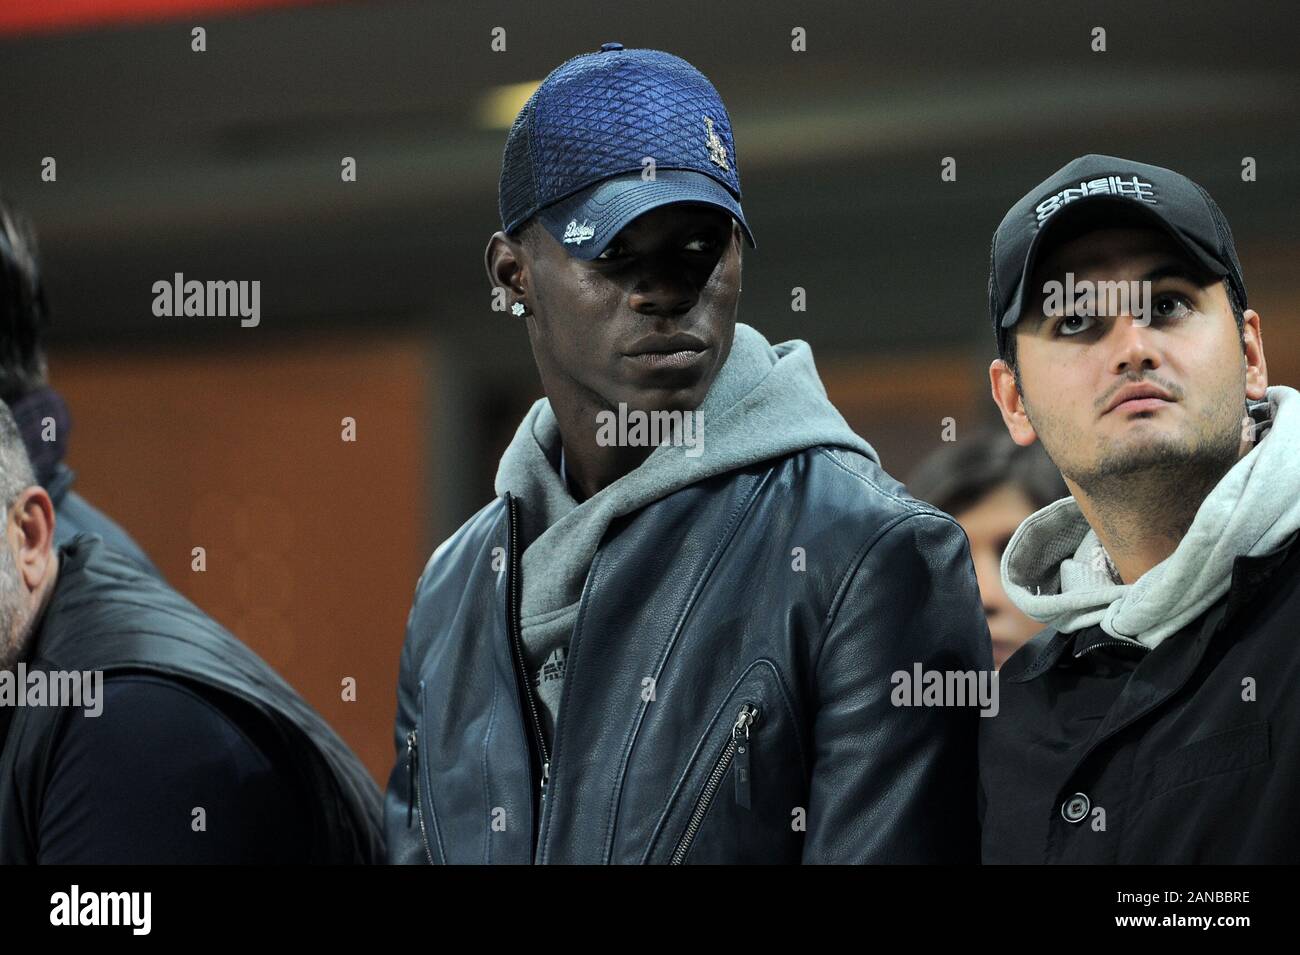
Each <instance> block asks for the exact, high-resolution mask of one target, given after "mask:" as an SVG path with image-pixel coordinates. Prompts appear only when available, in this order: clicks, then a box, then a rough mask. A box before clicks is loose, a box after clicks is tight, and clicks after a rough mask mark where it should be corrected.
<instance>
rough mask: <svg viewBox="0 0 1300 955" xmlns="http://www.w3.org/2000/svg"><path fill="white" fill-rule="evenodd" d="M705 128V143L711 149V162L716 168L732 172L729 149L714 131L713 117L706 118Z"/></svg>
mask: <svg viewBox="0 0 1300 955" xmlns="http://www.w3.org/2000/svg"><path fill="white" fill-rule="evenodd" d="M704 127H705V130H706V131H707V135H706V136H705V138H704V142H705V144H706V145H707V146H708V147H709V161H710V162H712V163H713V164H714V165H716V166H721V167H722V168H723V169H727V170H730V169H731V167H730V166H728V165H727V147H726V146H725V145H724V144H723V142H722V140H721V139H719V138H718V134H717V133H715V132H714V131H713V119H712V118H711V117H708V116H705V117H704Z"/></svg>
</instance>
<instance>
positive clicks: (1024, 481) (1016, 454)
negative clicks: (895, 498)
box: [907, 427, 1070, 667]
mask: <svg viewBox="0 0 1300 955" xmlns="http://www.w3.org/2000/svg"><path fill="white" fill-rule="evenodd" d="M907 489H908V491H910V492H911V493H912V495H913V496H915V497H917V498H918V499H920V500H922V501H926V502H927V503H930V504H933V505H934V506H935V507H937V508H939V510H941V511H947V512H948V513H949V514H951V515H952V516H953V517H955V518H956V519H957V523H958V524H960V525H961V527H962V530H964V531H965V532H966V539H967V540H969V541H970V553H971V560H972V561H973V562H974V564H975V577H976V579H977V580H978V581H979V587H980V599H981V600H982V601H983V602H984V615H985V616H986V617H988V621H989V636H990V637H991V638H992V640H993V665H994V666H996V667H1000V666H1002V664H1003V663H1005V662H1006V660H1007V659H1008V658H1009V657H1010V656H1011V655H1012V654H1013V653H1015V652H1016V651H1017V650H1019V649H1020V647H1021V646H1023V645H1024V644H1025V643H1027V642H1028V641H1029V638H1030V637H1032V636H1033V635H1034V634H1036V633H1037V632H1038V631H1039V630H1041V629H1042V628H1043V625H1042V624H1040V623H1039V622H1038V621H1037V620H1034V619H1033V618H1032V617H1030V616H1027V615H1026V614H1025V613H1024V612H1023V611H1021V610H1020V608H1019V607H1017V606H1016V605H1015V604H1013V603H1012V602H1011V600H1010V598H1009V597H1007V592H1006V590H1005V589H1003V587H1002V571H1001V565H1002V553H1003V551H1005V550H1006V547H1007V544H1008V543H1009V542H1010V540H1011V536H1012V535H1013V534H1014V533H1015V532H1016V528H1018V527H1019V526H1020V522H1021V521H1023V520H1024V519H1025V518H1027V517H1028V516H1029V515H1030V514H1032V513H1034V512H1035V511H1037V510H1038V509H1040V508H1043V507H1046V506H1047V505H1048V504H1051V503H1052V502H1053V501H1056V500H1060V499H1061V498H1063V497H1067V496H1069V493H1070V492H1069V489H1068V488H1066V486H1065V482H1064V481H1063V480H1061V472H1059V471H1058V470H1056V465H1054V464H1053V463H1052V462H1051V459H1049V458H1048V457H1047V455H1046V454H1044V453H1043V449H1042V447H1041V446H1040V445H1037V444H1031V445H1029V446H1028V447H1022V446H1020V445H1018V444H1016V443H1015V442H1014V441H1012V440H1011V437H1010V436H1009V435H1008V434H1007V432H1006V429H1005V428H1002V427H997V428H982V429H980V430H979V431H976V432H973V433H972V434H971V435H970V436H968V437H965V438H961V439H959V440H957V441H954V442H952V443H951V444H945V445H943V446H942V447H940V448H937V449H936V450H934V451H932V452H931V453H930V454H929V455H927V456H926V457H925V459H924V460H922V461H921V463H920V464H918V465H917V466H916V469H915V470H914V471H913V472H912V475H911V477H910V478H909V479H908V481H907Z"/></svg>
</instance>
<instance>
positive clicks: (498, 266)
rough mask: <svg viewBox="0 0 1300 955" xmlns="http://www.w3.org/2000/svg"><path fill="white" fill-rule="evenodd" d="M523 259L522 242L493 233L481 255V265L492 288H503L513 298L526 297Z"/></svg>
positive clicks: (526, 288) (525, 272)
mask: <svg viewBox="0 0 1300 955" xmlns="http://www.w3.org/2000/svg"><path fill="white" fill-rule="evenodd" d="M524 258H525V255H524V247H523V243H522V242H520V241H518V240H517V239H512V238H511V237H510V236H508V235H506V234H505V233H504V232H494V233H493V234H492V238H491V239H489V240H488V244H487V249H486V250H485V251H484V253H483V264H484V265H485V266H486V267H487V274H488V281H489V282H491V283H492V287H493V288H503V289H505V290H506V291H507V292H508V293H510V294H512V295H515V296H520V295H527V294H528V287H527V285H526V284H525V283H526V281H527V269H526V267H525V264H524Z"/></svg>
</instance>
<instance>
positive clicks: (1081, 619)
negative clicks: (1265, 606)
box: [1002, 386, 1300, 648]
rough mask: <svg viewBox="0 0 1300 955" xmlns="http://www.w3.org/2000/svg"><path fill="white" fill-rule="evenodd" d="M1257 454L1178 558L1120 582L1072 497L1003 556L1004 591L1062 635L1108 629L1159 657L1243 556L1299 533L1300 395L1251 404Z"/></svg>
mask: <svg viewBox="0 0 1300 955" xmlns="http://www.w3.org/2000/svg"><path fill="white" fill-rule="evenodd" d="M1250 412H1251V417H1252V419H1254V420H1255V422H1256V431H1255V435H1256V437H1255V446H1254V447H1253V448H1251V450H1250V451H1249V452H1247V453H1246V454H1245V455H1244V456H1242V458H1241V459H1240V460H1238V461H1237V463H1236V464H1234V465H1233V466H1232V467H1231V468H1230V469H1229V470H1228V472H1227V473H1226V474H1225V475H1224V476H1223V477H1222V478H1221V479H1220V481H1219V483H1218V484H1216V485H1215V486H1214V488H1213V490H1211V491H1210V493H1209V494H1208V495H1206V498H1205V500H1204V501H1202V502H1201V506H1200V508H1199V509H1198V510H1197V512H1196V516H1195V517H1194V518H1193V520H1192V524H1191V527H1189V528H1188V531H1187V533H1186V534H1185V535H1183V539H1182V540H1181V541H1180V542H1179V544H1178V547H1177V548H1175V550H1174V552H1173V553H1172V554H1170V555H1169V556H1168V557H1166V558H1165V559H1164V560H1163V561H1161V562H1160V563H1159V564H1157V565H1156V566H1154V567H1152V568H1151V569H1150V570H1148V571H1147V572H1146V573H1145V574H1143V575H1142V576H1141V577H1140V578H1138V579H1137V580H1136V581H1134V582H1133V583H1132V584H1125V583H1123V582H1122V581H1120V580H1119V579H1118V577H1117V575H1115V573H1114V571H1113V565H1112V564H1111V561H1110V558H1109V556H1108V555H1107V554H1106V551H1105V548H1104V547H1103V546H1102V544H1101V541H1100V539H1099V538H1098V537H1097V534H1096V532H1095V531H1094V530H1092V528H1091V527H1090V526H1089V525H1088V522H1087V520H1086V519H1085V518H1084V516H1083V513H1082V512H1081V511H1080V510H1079V505H1078V503H1077V502H1076V501H1075V500H1074V498H1073V497H1067V498H1063V499H1062V500H1059V501H1056V502H1054V503H1052V504H1049V505H1048V506H1047V507H1045V508H1043V509H1042V510H1040V511H1038V512H1036V513H1034V514H1032V515H1030V516H1029V517H1028V518H1027V519H1026V520H1025V522H1024V523H1023V524H1021V525H1020V528H1019V529H1018V530H1017V531H1016V533H1015V535H1014V536H1013V537H1012V538H1011V542H1010V543H1009V544H1008V545H1007V549H1006V552H1005V553H1004V554H1003V555H1002V585H1003V587H1004V588H1005V589H1006V592H1007V596H1008V597H1010V598H1011V601H1012V602H1013V603H1014V604H1015V605H1016V606H1017V607H1019V608H1020V609H1021V610H1022V611H1024V612H1025V613H1026V614H1028V615H1029V616H1030V617H1033V618H1034V619H1035V620H1038V621H1040V622H1042V623H1044V624H1046V625H1048V626H1050V627H1053V628H1055V629H1056V630H1058V631H1060V632H1062V633H1072V632H1074V631H1076V630H1082V629H1084V628H1086V627H1092V626H1097V625H1100V626H1101V628H1102V629H1103V630H1105V631H1106V633H1108V634H1110V635H1111V636H1113V637H1115V638H1117V639H1121V640H1123V639H1127V640H1131V641H1134V642H1137V643H1141V644H1143V645H1144V646H1147V647H1150V648H1154V647H1156V646H1158V645H1159V644H1160V643H1161V642H1162V641H1163V640H1164V639H1165V638H1166V637H1168V636H1170V635H1172V634H1174V633H1177V632H1178V631H1179V630H1181V629H1183V628H1184V627H1185V626H1187V625H1188V624H1190V623H1191V622H1192V621H1194V620H1196V619H1197V618H1198V617H1200V616H1201V614H1203V613H1204V612H1205V611H1206V610H1208V609H1209V608H1210V607H1211V606H1213V605H1214V604H1215V603H1216V602H1217V601H1218V600H1219V599H1220V598H1221V597H1223V595H1224V594H1226V593H1227V592H1228V589H1229V586H1230V585H1231V583H1232V566H1233V563H1234V562H1235V561H1236V559H1237V558H1238V557H1241V556H1260V555H1263V554H1269V553H1272V552H1274V551H1276V550H1278V549H1280V548H1281V547H1282V546H1284V545H1285V544H1286V543H1287V541H1288V540H1290V538H1291V537H1292V535H1293V534H1294V533H1295V532H1296V531H1297V530H1298V529H1300V454H1298V453H1297V451H1298V450H1300V448H1298V445H1300V393H1297V392H1296V391H1295V390H1294V389H1292V388H1287V387H1282V386H1277V387H1272V388H1269V389H1268V392H1267V395H1266V398H1265V400H1264V401H1261V402H1256V403H1252V405H1251V407H1250Z"/></svg>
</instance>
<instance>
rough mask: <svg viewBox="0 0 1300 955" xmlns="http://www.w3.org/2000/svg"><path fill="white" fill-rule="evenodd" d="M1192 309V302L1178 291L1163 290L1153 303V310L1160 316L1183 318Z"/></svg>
mask: <svg viewBox="0 0 1300 955" xmlns="http://www.w3.org/2000/svg"><path fill="white" fill-rule="evenodd" d="M1191 310H1192V303H1191V302H1190V301H1188V299H1187V296H1185V295H1179V294H1177V293H1176V292H1161V293H1160V294H1159V295H1157V296H1156V297H1155V301H1153V302H1152V303H1151V311H1152V312H1154V313H1155V315H1156V317H1158V318H1182V317H1183V316H1184V315H1187V314H1188V313H1189V312H1191Z"/></svg>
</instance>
